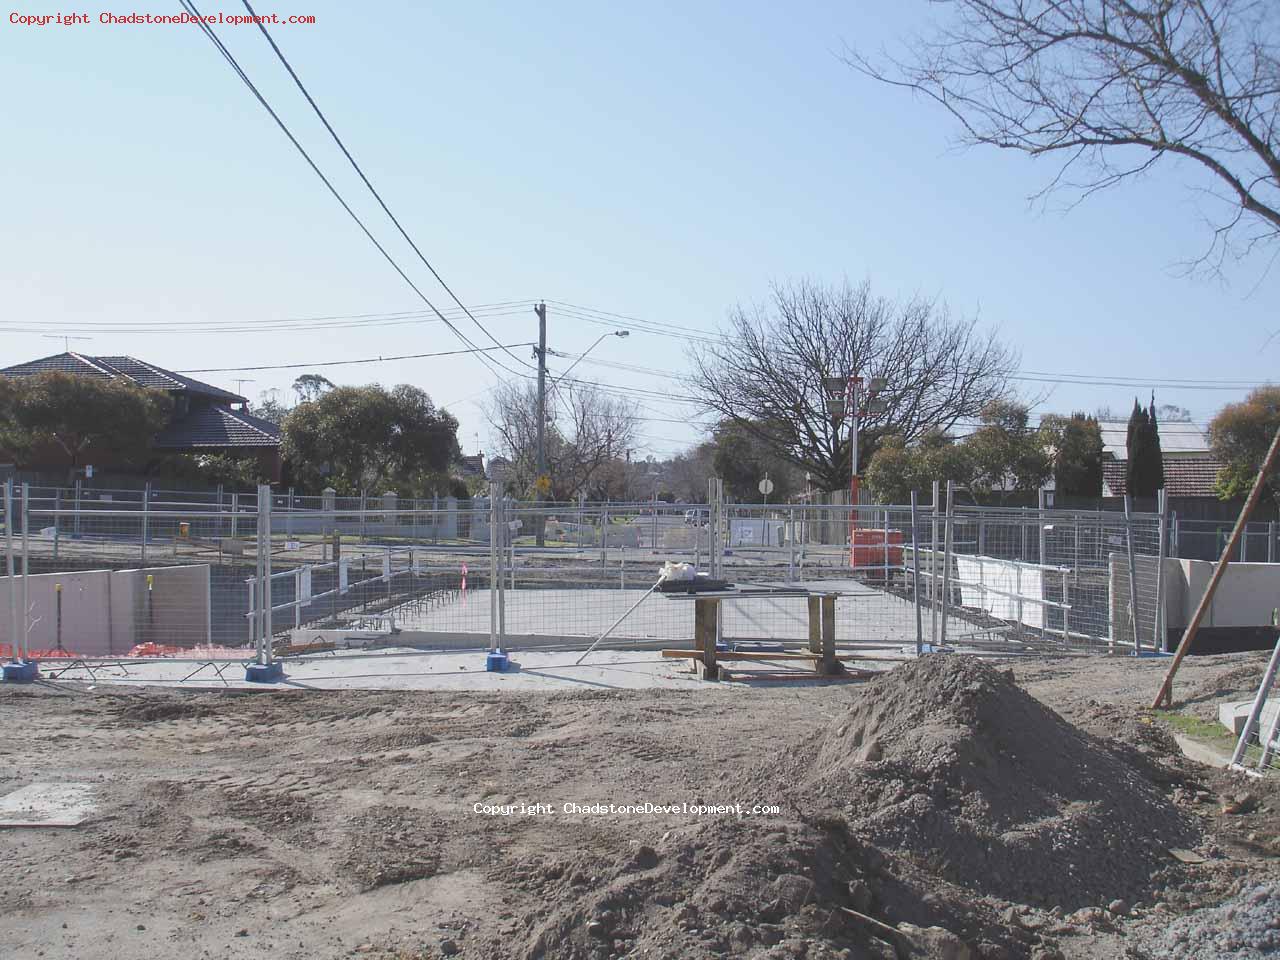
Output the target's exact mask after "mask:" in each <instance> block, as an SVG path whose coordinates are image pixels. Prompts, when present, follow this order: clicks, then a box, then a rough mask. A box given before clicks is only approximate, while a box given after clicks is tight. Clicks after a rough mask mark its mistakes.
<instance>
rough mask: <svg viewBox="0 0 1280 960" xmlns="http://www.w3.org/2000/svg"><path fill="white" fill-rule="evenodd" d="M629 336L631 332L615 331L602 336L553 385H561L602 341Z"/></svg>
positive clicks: (553, 381) (552, 382) (579, 355)
mask: <svg viewBox="0 0 1280 960" xmlns="http://www.w3.org/2000/svg"><path fill="white" fill-rule="evenodd" d="M629 336H631V331H630V330H614V331H613V332H612V333H602V334H600V339H599V340H597V341H596V342H595V343H593V344H592V345H591V346H589V347H587V349H585V350H583V351H582V353H580V354H578V359H577V360H575V361H573V363H571V364H569V367H568V369H567V370H565V372H564V373H562V374H560V376H558V377H556V378H555V379H554V380H552V381H551V385H552V386H553V387H554V386H555V385H556V384H557V383H559V382H560V381H561V380H563V379H564V378H565V377H567V376H568V375H569V370H572V369H573V368H574V367H576V366H577V365H578V364H580V363H581V362H582V361H583V360H585V359H586V357H587V354H588V353H590V352H591V351H592V350H594V349H595V348H596V347H598V346H600V344H601V342H602V341H604V340H607V339H609V337H629Z"/></svg>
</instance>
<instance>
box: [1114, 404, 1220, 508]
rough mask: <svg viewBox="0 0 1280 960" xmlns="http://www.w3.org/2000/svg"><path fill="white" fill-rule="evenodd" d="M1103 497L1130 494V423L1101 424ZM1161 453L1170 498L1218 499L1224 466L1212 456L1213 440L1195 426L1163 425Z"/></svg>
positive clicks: (1175, 421)
mask: <svg viewBox="0 0 1280 960" xmlns="http://www.w3.org/2000/svg"><path fill="white" fill-rule="evenodd" d="M1098 426H1099V427H1100V428H1101V430H1102V495H1103V496H1104V497H1122V496H1124V495H1125V493H1126V492H1127V487H1126V483H1125V469H1126V467H1127V466H1128V463H1129V449H1128V447H1127V446H1126V444H1125V439H1126V434H1127V432H1128V427H1129V423H1128V421H1127V420H1101V421H1099V422H1098ZM1160 451H1161V453H1162V454H1163V456H1164V489H1165V493H1166V494H1167V495H1168V496H1170V497H1205V498H1211V499H1215V500H1216V499H1217V494H1216V493H1214V489H1213V487H1214V483H1215V482H1216V481H1217V479H1218V471H1219V470H1220V469H1221V468H1222V464H1221V463H1220V462H1219V461H1218V459H1217V458H1216V457H1214V455H1213V454H1212V453H1210V452H1209V438H1208V437H1206V436H1205V433H1204V431H1203V430H1201V429H1200V428H1199V427H1198V426H1196V425H1195V424H1194V423H1187V422H1183V421H1177V420H1170V421H1167V422H1163V423H1161V424H1160Z"/></svg>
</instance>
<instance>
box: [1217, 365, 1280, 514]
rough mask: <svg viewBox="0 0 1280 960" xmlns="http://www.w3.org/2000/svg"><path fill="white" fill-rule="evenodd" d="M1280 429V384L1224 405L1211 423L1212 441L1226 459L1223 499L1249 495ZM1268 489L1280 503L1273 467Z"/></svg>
mask: <svg viewBox="0 0 1280 960" xmlns="http://www.w3.org/2000/svg"><path fill="white" fill-rule="evenodd" d="M1277 430H1280V387H1258V388H1256V389H1255V390H1253V391H1252V392H1251V393H1250V394H1249V396H1248V397H1246V398H1245V400H1244V402H1243V403H1231V404H1228V405H1227V406H1225V407H1223V408H1222V410H1220V411H1219V412H1218V414H1217V416H1215V417H1214V418H1213V420H1212V421H1210V423H1209V445H1210V449H1212V451H1213V455H1214V456H1215V457H1217V458H1218V460H1219V461H1221V463H1222V469H1221V470H1220V471H1219V472H1218V482H1217V492H1218V496H1219V497H1220V498H1222V499H1223V500H1238V499H1243V498H1244V497H1247V496H1248V495H1249V491H1250V489H1252V487H1253V481H1254V480H1255V479H1256V478H1257V476H1258V471H1259V470H1260V469H1262V461H1263V459H1264V458H1265V457H1266V454H1267V448H1268V447H1270V446H1271V440H1272V438H1273V437H1275V435H1276V431H1277ZM1265 482H1266V484H1267V493H1268V494H1270V496H1271V497H1272V499H1274V500H1275V501H1276V503H1277V505H1280V482H1278V479H1277V476H1276V472H1275V471H1273V472H1272V473H1271V474H1270V475H1268V476H1267V478H1266V480H1265Z"/></svg>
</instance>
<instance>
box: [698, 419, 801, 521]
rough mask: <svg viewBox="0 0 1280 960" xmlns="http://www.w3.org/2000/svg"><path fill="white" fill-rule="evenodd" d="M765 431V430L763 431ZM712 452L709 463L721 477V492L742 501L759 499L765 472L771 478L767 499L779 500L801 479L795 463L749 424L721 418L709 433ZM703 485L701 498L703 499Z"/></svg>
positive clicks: (795, 489) (788, 495)
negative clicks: (722, 485)
mask: <svg viewBox="0 0 1280 960" xmlns="http://www.w3.org/2000/svg"><path fill="white" fill-rule="evenodd" d="M763 432H767V431H763ZM712 436H713V439H712V444H713V446H714V450H715V452H714V453H713V454H712V459H711V465H712V468H713V469H714V470H715V474H716V476H718V477H720V478H721V479H722V480H724V489H725V494H726V495H727V496H730V497H732V498H734V499H735V500H740V501H743V502H746V503H757V502H759V501H760V500H762V499H763V495H762V494H761V493H760V481H761V480H763V479H764V477H765V475H766V474H768V476H769V479H770V480H771V481H773V493H771V494H770V495H769V499H770V501H773V502H781V501H784V500H788V499H790V497H791V496H792V495H793V494H795V493H797V492H799V490H800V488H801V486H802V485H803V478H802V477H801V476H800V472H799V471H798V470H797V469H796V468H795V465H794V464H792V463H791V462H789V461H788V460H785V459H784V458H783V457H781V456H780V455H779V454H778V452H777V451H776V450H775V449H774V448H773V447H771V446H770V445H769V444H768V443H767V442H765V441H763V440H761V439H760V433H757V432H754V431H753V430H752V429H751V425H750V424H742V423H735V422H734V421H732V420H725V421H722V422H721V423H720V424H719V426H717V427H716V429H715V431H714V432H713V434H712ZM705 496H706V493H705V487H704V492H703V498H704V499H705Z"/></svg>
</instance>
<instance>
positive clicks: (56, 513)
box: [53, 487, 62, 560]
mask: <svg viewBox="0 0 1280 960" xmlns="http://www.w3.org/2000/svg"><path fill="white" fill-rule="evenodd" d="M61 513H62V488H61V487H54V489H53V559H55V560H57V559H58V536H59V534H60V533H61V530H62V523H61V516H60V514H61Z"/></svg>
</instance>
